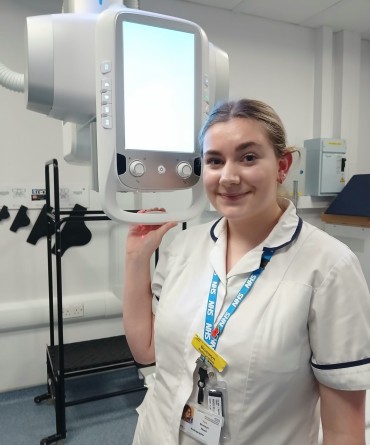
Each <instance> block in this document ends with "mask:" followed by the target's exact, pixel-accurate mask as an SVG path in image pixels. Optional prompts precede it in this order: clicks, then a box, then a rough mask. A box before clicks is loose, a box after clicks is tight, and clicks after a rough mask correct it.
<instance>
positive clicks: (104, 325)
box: [0, 0, 370, 391]
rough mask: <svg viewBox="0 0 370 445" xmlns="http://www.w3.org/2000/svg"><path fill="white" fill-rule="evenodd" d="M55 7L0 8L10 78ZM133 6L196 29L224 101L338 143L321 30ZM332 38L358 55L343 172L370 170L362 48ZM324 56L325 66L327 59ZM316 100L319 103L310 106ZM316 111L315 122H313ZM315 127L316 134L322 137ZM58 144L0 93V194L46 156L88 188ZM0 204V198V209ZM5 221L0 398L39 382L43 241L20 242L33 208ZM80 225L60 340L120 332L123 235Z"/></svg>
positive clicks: (6, 3) (15, 100)
mask: <svg viewBox="0 0 370 445" xmlns="http://www.w3.org/2000/svg"><path fill="white" fill-rule="evenodd" d="M61 4H62V2H61V1H58V0H51V1H48V2H44V1H42V0H32V1H30V0H17V1H14V0H3V1H2V2H1V6H0V61H1V62H3V63H4V64H6V65H7V66H9V67H10V68H12V69H13V70H15V71H19V72H24V70H25V57H24V50H23V48H24V20H25V17H27V16H30V15H39V14H48V13H59V12H60V9H61ZM141 8H142V9H145V10H148V11H154V12H159V13H163V14H168V15H173V16H178V17H183V18H186V19H190V20H192V21H194V22H197V23H198V24H200V25H201V26H202V27H203V28H204V30H205V32H206V34H207V35H208V37H209V39H210V41H212V42H213V43H214V44H216V45H217V46H219V47H221V48H223V49H224V50H225V51H226V52H228V54H229V57H230V70H231V71H230V97H231V98H238V97H242V96H244V97H252V98H258V99H261V100H264V101H266V102H268V103H269V104H271V105H272V106H274V107H275V109H276V110H277V111H278V113H279V114H280V115H281V117H282V119H283V121H284V122H285V124H286V128H287V133H288V139H289V142H290V143H291V144H294V145H296V146H298V147H302V145H303V140H304V139H306V138H311V137H314V136H318V134H317V128H319V127H320V126H321V130H322V131H323V132H322V134H321V135H322V136H323V137H331V136H336V137H340V136H342V134H339V135H334V134H331V133H332V130H333V128H334V121H335V120H336V119H337V120H339V119H340V118H341V119H342V120H343V116H342V115H343V108H344V104H342V105H341V113H340V114H339V117H338V116H337V115H336V116H334V113H333V103H334V100H333V99H334V96H335V94H336V90H335V88H334V84H335V75H334V74H335V73H333V71H335V70H333V69H332V68H333V66H334V62H333V63H332V65H330V63H329V67H328V66H327V65H325V66H326V68H325V67H324V68H322V69H321V70H319V74H317V72H315V67H317V63H318V62H317V58H318V54H319V53H320V51H318V49H320V48H322V47H328V48H329V53H330V35H331V34H330V32H329V33H328V34H326V40H325V39H324V38H322V39H321V40H320V36H319V34H318V32H317V31H315V30H312V29H309V28H301V27H297V26H293V25H286V24H283V23H280V22H274V21H270V20H264V19H258V18H255V17H249V16H245V15H241V14H238V15H237V14H232V13H230V12H227V11H223V10H221V9H217V8H207V7H203V6H200V5H195V4H190V3H185V2H182V1H176V0H142V1H141ZM328 35H329V37H328ZM341 37H343V42H344V43H346V42H347V41H350V42H352V41H353V40H354V41H355V43H354V44H356V42H357V46H356V50H357V52H356V54H357V56H358V57H357V58H356V59H355V60H354V61H353V60H352V59H351V60H352V63H354V66H353V67H354V68H355V72H356V73H358V74H359V77H360V78H359V79H358V81H357V83H356V80H355V81H354V82H353V81H352V79H351V78H350V74H346V72H345V74H346V75H345V76H342V77H343V79H342V87H343V89H344V88H345V91H346V94H347V97H350V93H351V88H352V90H353V94H354V96H355V97H356V98H357V99H356V100H357V106H358V110H357V111H358V113H357V115H356V116H359V118H358V119H351V116H348V115H346V116H347V117H348V119H350V120H351V121H350V122H349V124H350V125H351V128H354V129H355V130H354V134H353V135H350V136H351V137H352V138H353V140H356V138H357V140H358V144H356V147H352V151H353V152H354V155H353V159H354V160H355V162H356V163H355V164H354V165H353V166H352V171H353V173H356V172H363V173H366V172H367V168H366V166H370V155H369V150H368V149H367V146H366V143H367V141H368V140H369V134H368V132H369V125H368V124H367V120H368V119H369V118H370V109H369V103H370V100H369V99H370V98H369V94H370V85H369V79H370V76H369V74H370V57H369V49H370V48H369V42H364V41H362V42H361V41H360V42H359V43H358V41H356V40H355V39H352V37H353V36H352V35H350V36H347V35H345V36H341ZM355 37H356V36H355ZM332 38H333V40H334V39H335V38H336V36H334V35H332ZM328 41H329V43H328ZM343 48H344V49H343V50H342V52H341V51H339V53H340V54H339V55H340V56H342V57H339V59H340V60H339V62H340V63H341V64H342V65H341V66H343V67H346V63H349V62H348V60H347V59H348V55H347V54H346V53H345V51H346V47H345V45H344V46H343ZM352 49H353V48H352ZM351 52H352V53H353V51H351ZM329 55H330V57H331V56H333V58H334V54H331V53H330V54H329ZM330 60H331V59H330ZM333 60H334V59H333ZM339 62H338V63H339ZM331 74H333V75H331ZM346 76H347V77H346ZM318 78H319V80H320V81H321V83H322V84H323V85H324V86H327V85H329V87H330V89H331V91H332V93H331V94H327V91H326V90H325V91H326V95H325V97H324V94H321V95H320V94H319V95H318V94H317V79H318ZM360 91H361V94H359V92H360ZM362 92H364V93H362ZM318 97H319V99H321V102H320V101H319V102H320V103H319V105H318V102H317V101H318V100H319V99H318ZM320 104H321V105H320ZM317 108H319V110H320V112H321V113H322V114H324V115H323V116H320V118H319V123H317V113H316V110H317ZM323 110H324V112H323ZM359 123H360V124H359ZM324 129H326V131H327V132H325V133H324ZM329 131H330V134H329ZM61 137H62V133H61V124H60V122H58V121H55V120H53V119H49V118H47V117H45V116H43V115H40V114H37V113H33V112H31V111H28V110H26V109H25V101H24V98H23V96H22V95H21V94H17V93H14V92H10V91H8V90H6V89H4V88H1V89H0V144H1V146H0V159H1V162H0V192H1V191H2V190H4V189H7V188H8V187H20V188H21V187H23V186H27V187H31V186H32V187H43V184H44V163H45V161H47V160H49V159H51V158H57V159H58V161H59V165H60V177H61V180H60V181H61V185H63V186H65V187H69V188H71V189H72V188H76V189H81V188H87V189H88V187H89V169H88V168H86V167H76V166H72V165H68V164H66V163H64V162H63V160H62V139H61ZM2 196H3V195H2V194H1V193H0V208H1V207H2V205H3V202H2V201H1V199H2ZM174 196H175V197H176V193H174ZM25 204H26V205H27V203H25ZM125 204H126V205H127V206H128V207H130V206H131V205H132V202H130V200H127V202H126V203H125ZM88 205H89V207H90V208H92V209H96V208H98V207H99V201H98V197H97V196H96V194H94V193H93V192H91V193H90V194H89V195H88ZM311 210H312V211H311ZM314 210H315V209H306V211H307V218H310V219H311V220H312V221H313V222H314V223H316V224H318V225H320V224H321V223H320V220H319V218H318V213H317V212H315V211H314ZM16 213H17V210H16V209H14V210H10V218H8V219H5V220H2V221H0V252H1V256H0V277H1V280H0V391H6V390H9V389H14V388H20V387H26V386H32V385H35V384H39V383H44V382H45V377H46V376H45V374H46V366H45V345H46V344H47V343H48V326H47V272H46V267H47V265H46V240H45V238H42V239H40V240H39V241H38V243H37V244H36V245H35V246H33V245H31V244H29V243H27V242H26V240H27V237H28V235H29V232H30V230H31V228H32V225H33V223H34V222H35V221H36V218H37V216H38V214H39V209H32V204H30V205H29V211H28V215H29V217H30V220H31V224H30V225H29V226H28V227H25V228H22V229H19V230H18V231H17V232H16V233H13V232H11V231H10V230H9V229H10V226H11V224H12V222H13V220H14V218H15V215H16ZM213 216H214V215H212V214H211V213H209V212H208V213H207V214H204V215H203V220H204V219H208V218H211V217H213ZM88 227H89V229H90V230H91V232H92V240H91V241H90V243H89V244H88V245H86V246H83V247H74V248H71V249H69V250H67V251H66V253H65V254H64V256H63V292H64V296H65V298H66V301H67V303H70V304H72V303H74V302H79V303H82V304H84V307H85V312H86V314H85V315H86V317H85V318H84V319H83V321H81V322H71V323H68V324H67V323H66V327H65V339H66V341H77V340H84V339H91V338H97V337H105V336H111V335H119V334H120V333H121V332H122V323H121V316H120V286H121V282H122V273H121V270H122V252H123V248H124V236H125V233H126V229H127V228H126V227H125V226H120V225H117V224H113V223H105V222H103V223H102V222H97V223H89V224H88ZM167 242H168V241H167Z"/></svg>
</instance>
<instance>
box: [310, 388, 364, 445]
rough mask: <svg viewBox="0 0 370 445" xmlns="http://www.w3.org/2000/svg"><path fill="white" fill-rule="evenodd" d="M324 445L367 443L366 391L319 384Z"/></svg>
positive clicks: (359, 444)
mask: <svg viewBox="0 0 370 445" xmlns="http://www.w3.org/2000/svg"><path fill="white" fill-rule="evenodd" d="M319 391H320V400H321V405H320V409H321V422H322V429H323V437H324V441H323V444H324V445H365V400H366V391H342V390H338V389H333V388H329V387H327V386H324V385H322V384H319Z"/></svg>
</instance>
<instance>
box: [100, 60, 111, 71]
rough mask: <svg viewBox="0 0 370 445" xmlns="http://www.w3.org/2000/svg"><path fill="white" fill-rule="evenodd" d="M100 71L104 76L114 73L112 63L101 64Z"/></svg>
mask: <svg viewBox="0 0 370 445" xmlns="http://www.w3.org/2000/svg"><path fill="white" fill-rule="evenodd" d="M100 71H101V73H102V74H107V73H110V72H111V71H112V62H102V63H101V64H100Z"/></svg>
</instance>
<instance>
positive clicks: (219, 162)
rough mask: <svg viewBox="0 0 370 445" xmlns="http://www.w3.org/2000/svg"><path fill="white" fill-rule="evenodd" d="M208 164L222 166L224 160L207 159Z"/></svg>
mask: <svg viewBox="0 0 370 445" xmlns="http://www.w3.org/2000/svg"><path fill="white" fill-rule="evenodd" d="M206 164H207V165H221V164H222V160H221V159H219V158H207V159H206Z"/></svg>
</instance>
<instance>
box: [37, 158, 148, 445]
mask: <svg viewBox="0 0 370 445" xmlns="http://www.w3.org/2000/svg"><path fill="white" fill-rule="evenodd" d="M51 165H53V167H54V175H53V176H54V190H53V196H54V201H55V202H54V212H52V207H51V205H50V196H51V190H50V172H49V169H50V166H51ZM45 184H46V216H47V226H48V230H47V232H48V233H47V258H48V284H49V324H50V345H49V346H47V348H46V366H47V392H46V393H45V394H41V395H39V396H37V397H35V399H34V401H35V403H41V402H42V401H43V400H50V399H52V400H53V401H54V404H55V423H56V433H55V434H54V435H52V436H49V437H45V438H43V439H42V440H41V441H40V444H41V445H46V444H51V443H56V442H58V441H60V440H63V439H65V437H66V432H67V430H66V415H65V410H66V407H68V406H72V405H77V404H81V403H86V402H91V401H94V400H101V399H106V398H109V397H114V396H118V395H122V394H127V393H130V392H134V391H141V390H145V389H146V388H145V386H144V382H143V383H142V384H140V385H138V386H135V387H130V388H125V389H123V390H121V391H116V392H111V393H105V394H97V395H94V396H93V397H86V398H83V399H79V400H69V401H67V400H66V396H65V380H66V379H68V378H72V377H78V376H83V375H87V374H94V373H99V372H105V371H110V370H115V369H122V368H132V367H136V363H135V361H134V358H133V356H132V354H131V352H130V350H129V347H128V345H127V341H126V337H125V336H124V335H120V336H116V337H110V338H103V339H95V340H90V341H82V342H77V343H70V344H64V340H63V296H62V263H61V257H62V249H61V246H62V242H61V237H62V230H61V227H62V225H63V224H64V223H66V222H67V221H102V220H105V221H106V220H109V218H108V217H107V216H106V215H105V214H104V213H103V212H102V211H84V212H82V215H76V213H75V212H74V214H73V216H68V215H69V214H70V212H68V211H60V203H59V173H58V162H57V160H55V159H53V160H51V161H49V162H47V163H46V165H45ZM61 215H67V216H66V217H64V218H62V219H61ZM52 236H55V248H56V249H55V260H54V261H55V271H56V293H57V295H56V296H57V343H56V342H55V336H54V309H53V308H54V304H53V302H54V295H53V289H54V286H53V261H52V246H51V244H52Z"/></svg>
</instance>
